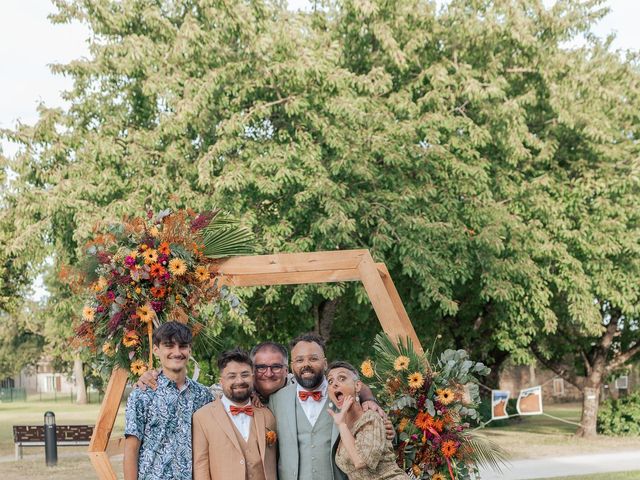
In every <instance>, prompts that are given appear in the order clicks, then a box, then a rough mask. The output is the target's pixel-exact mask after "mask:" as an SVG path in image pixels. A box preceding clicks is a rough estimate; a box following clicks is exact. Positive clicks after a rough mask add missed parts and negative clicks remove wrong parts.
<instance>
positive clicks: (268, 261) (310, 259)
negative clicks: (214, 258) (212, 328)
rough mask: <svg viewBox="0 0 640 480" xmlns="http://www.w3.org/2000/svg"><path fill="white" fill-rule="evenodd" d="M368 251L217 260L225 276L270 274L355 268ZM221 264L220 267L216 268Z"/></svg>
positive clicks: (341, 251) (339, 251)
mask: <svg viewBox="0 0 640 480" xmlns="http://www.w3.org/2000/svg"><path fill="white" fill-rule="evenodd" d="M367 253H368V250H336V251H330V252H309V253H278V254H275V255H249V256H242V257H229V258H227V259H223V260H220V261H218V262H214V263H213V265H214V269H215V270H217V272H218V273H219V274H222V275H252V274H253V275H264V274H270V273H293V272H310V271H316V270H323V271H326V270H353V269H355V268H357V267H358V264H359V263H360V261H361V259H362V257H363V256H364V255H365V254H367ZM216 267H217V268H216Z"/></svg>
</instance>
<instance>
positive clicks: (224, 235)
mask: <svg viewBox="0 0 640 480" xmlns="http://www.w3.org/2000/svg"><path fill="white" fill-rule="evenodd" d="M252 246H253V236H252V234H251V232H250V231H248V230H246V229H244V228H242V227H240V226H239V225H238V223H237V222H235V221H233V220H231V219H229V218H228V217H227V216H225V215H224V214H222V212H221V211H220V210H214V211H206V212H201V213H196V212H194V211H192V210H178V211H174V212H172V211H171V210H163V211H161V212H159V213H157V214H154V213H153V212H151V211H149V212H147V215H146V218H142V217H136V218H131V219H127V220H125V221H123V222H122V223H118V224H115V225H109V226H108V227H107V228H106V232H105V233H101V234H98V235H96V236H95V238H93V239H92V240H91V241H89V242H88V243H87V244H86V246H85V254H86V255H85V257H84V258H83V259H82V261H81V264H80V272H81V279H82V280H83V283H84V284H85V286H88V287H89V288H88V298H87V301H86V302H85V305H84V307H83V309H82V321H81V323H80V324H79V325H77V327H76V329H75V333H76V335H77V337H76V340H77V341H79V342H80V343H81V344H82V345H84V346H87V347H89V348H91V349H93V350H94V351H95V352H96V353H97V355H98V356H99V357H101V360H102V363H105V364H107V366H108V367H114V366H120V367H122V368H126V369H128V370H130V371H131V373H132V374H133V375H140V374H142V373H144V372H145V371H146V370H147V368H150V367H151V366H152V365H153V356H152V349H151V345H152V342H151V337H152V333H153V329H154V328H157V327H158V326H159V325H160V324H162V323H163V322H166V321H170V320H174V321H178V322H181V323H184V324H186V325H189V326H190V327H191V329H192V332H193V334H194V336H195V335H198V333H200V331H201V330H202V329H203V328H204V327H205V323H203V322H206V320H204V319H203V318H201V317H203V315H201V313H202V312H201V310H205V309H207V308H209V307H210V305H211V304H212V302H216V301H219V300H226V301H227V303H228V304H229V307H230V308H231V309H239V308H241V307H240V305H239V301H238V300H237V298H236V297H233V296H232V295H229V294H228V292H227V291H226V290H224V287H223V288H219V286H218V285H217V282H216V280H215V268H214V266H213V264H212V261H213V260H214V259H219V258H222V257H227V256H231V255H241V254H247V253H251V251H252Z"/></svg>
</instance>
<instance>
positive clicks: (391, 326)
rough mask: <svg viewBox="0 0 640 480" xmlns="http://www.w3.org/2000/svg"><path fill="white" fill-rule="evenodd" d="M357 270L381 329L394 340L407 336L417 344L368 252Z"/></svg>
mask: <svg viewBox="0 0 640 480" xmlns="http://www.w3.org/2000/svg"><path fill="white" fill-rule="evenodd" d="M358 271H359V272H360V279H361V280H362V284H363V285H364V288H365V290H366V291H367V294H368V295H369V299H370V300H371V304H372V305H373V309H374V310H375V312H376V315H377V316H378V320H380V324H381V325H382V329H383V330H384V331H385V332H386V333H387V334H389V336H390V337H391V338H393V339H394V340H398V339H400V340H403V339H404V338H406V337H407V336H409V337H410V338H411V340H412V341H413V342H414V343H415V344H417V345H419V344H420V342H419V341H418V337H417V335H416V332H415V331H414V330H413V328H411V331H406V329H405V328H404V327H405V326H404V324H403V321H402V320H401V319H400V316H399V315H398V312H397V311H396V307H395V305H394V304H393V301H392V300H391V298H390V296H389V293H388V291H387V288H386V287H385V285H384V283H383V281H382V278H381V276H380V272H379V271H378V269H377V268H376V265H375V263H374V262H373V258H371V254H370V253H369V252H367V254H366V255H365V256H363V258H362V261H361V262H360V264H359V265H358ZM389 278H390V277H389Z"/></svg>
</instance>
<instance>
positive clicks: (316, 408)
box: [296, 378, 329, 427]
mask: <svg viewBox="0 0 640 480" xmlns="http://www.w3.org/2000/svg"><path fill="white" fill-rule="evenodd" d="M302 390H304V391H307V392H314V391H318V390H319V391H321V392H322V398H320V400H318V401H315V400H314V399H313V397H309V398H307V399H306V400H305V401H304V402H303V401H302V400H301V399H300V396H299V395H298V394H299V393H300V391H302ZM328 391H329V384H328V383H327V379H326V378H325V379H324V380H323V381H322V384H321V385H320V386H319V387H316V388H314V389H312V390H309V389H308V388H304V387H302V386H301V385H300V384H297V385H296V396H297V397H298V402H300V406H301V407H302V411H304V414H305V415H306V416H307V420H309V423H310V424H311V426H312V427H313V426H314V425H315V424H316V420H318V417H319V416H320V414H321V413H322V409H323V408H324V404H325V403H326V401H327V393H328Z"/></svg>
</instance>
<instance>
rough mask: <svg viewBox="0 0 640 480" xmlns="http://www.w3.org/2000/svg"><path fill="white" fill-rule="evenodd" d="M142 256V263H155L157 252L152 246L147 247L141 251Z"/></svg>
mask: <svg viewBox="0 0 640 480" xmlns="http://www.w3.org/2000/svg"><path fill="white" fill-rule="evenodd" d="M142 258H144V263H146V264H147V265H151V264H152V263H156V262H157V261H158V252H157V251H156V250H154V249H153V248H149V249H147V250H145V251H144V252H142Z"/></svg>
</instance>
